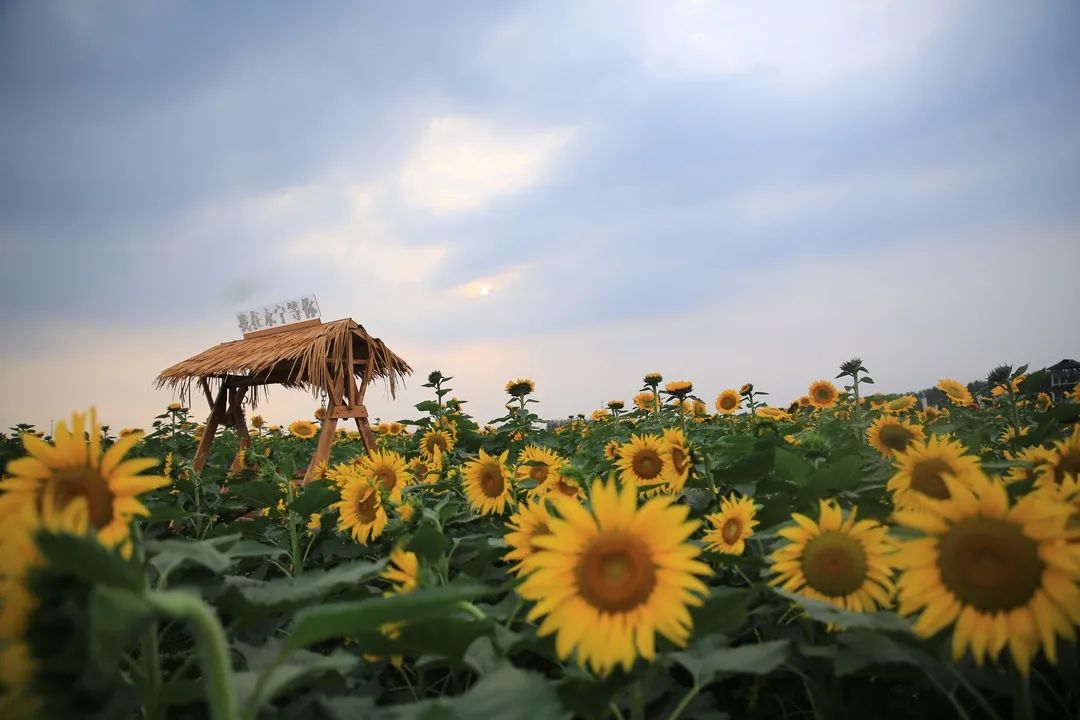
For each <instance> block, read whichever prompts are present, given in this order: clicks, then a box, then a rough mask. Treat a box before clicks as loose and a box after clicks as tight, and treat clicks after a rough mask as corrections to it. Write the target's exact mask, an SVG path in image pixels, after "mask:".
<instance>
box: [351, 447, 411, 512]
mask: <svg viewBox="0 0 1080 720" xmlns="http://www.w3.org/2000/svg"><path fill="white" fill-rule="evenodd" d="M359 472H360V476H361V477H364V478H366V479H367V480H368V481H369V482H371V484H373V485H375V486H376V487H379V488H381V489H383V490H385V491H386V492H387V493H389V495H390V501H391V502H393V503H399V502H401V491H402V490H403V489H404V487H405V485H407V484H408V483H409V481H410V480H411V478H410V476H409V473H408V472H407V471H406V469H405V458H403V457H401V455H399V454H398V453H396V452H394V451H392V450H375V451H374V452H372V453H371V454H370V455H367V456H365V457H364V458H363V459H361V460H360V463H359Z"/></svg>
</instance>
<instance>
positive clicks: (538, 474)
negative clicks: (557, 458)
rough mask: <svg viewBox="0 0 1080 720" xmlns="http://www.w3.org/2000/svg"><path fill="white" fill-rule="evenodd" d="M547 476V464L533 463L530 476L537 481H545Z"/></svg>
mask: <svg viewBox="0 0 1080 720" xmlns="http://www.w3.org/2000/svg"><path fill="white" fill-rule="evenodd" d="M547 476H548V466H547V465H533V466H532V467H530V468H529V477H530V478H532V479H533V480H535V481H537V482H544V481H545V480H547Z"/></svg>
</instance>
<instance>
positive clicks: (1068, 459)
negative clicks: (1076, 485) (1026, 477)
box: [1046, 424, 1080, 485]
mask: <svg viewBox="0 0 1080 720" xmlns="http://www.w3.org/2000/svg"><path fill="white" fill-rule="evenodd" d="M1052 452H1053V454H1054V457H1053V459H1052V460H1050V462H1049V464H1048V471H1049V472H1048V473H1047V475H1046V478H1047V481H1049V479H1050V478H1051V477H1052V478H1053V481H1054V482H1056V483H1058V484H1059V485H1060V484H1061V483H1063V482H1065V480H1066V479H1068V478H1072V479H1073V480H1076V479H1080V424H1078V425H1077V426H1076V427H1075V428H1074V429H1073V432H1072V435H1070V436H1069V437H1067V438H1065V439H1064V440H1058V441H1056V442H1055V443H1054V449H1053V451H1052Z"/></svg>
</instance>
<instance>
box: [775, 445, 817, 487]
mask: <svg viewBox="0 0 1080 720" xmlns="http://www.w3.org/2000/svg"><path fill="white" fill-rule="evenodd" d="M775 462H776V472H777V474H779V475H780V476H782V477H785V478H787V479H790V480H793V481H794V482H795V483H796V484H798V485H805V484H806V479H807V478H808V477H809V476H810V472H811V470H812V469H813V468H812V467H811V465H810V463H808V462H807V461H806V460H804V459H802V458H801V457H799V456H798V455H796V454H795V453H793V452H791V451H790V450H785V449H784V448H777V449H776V460H775Z"/></svg>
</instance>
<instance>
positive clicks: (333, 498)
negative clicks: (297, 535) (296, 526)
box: [289, 480, 341, 517]
mask: <svg viewBox="0 0 1080 720" xmlns="http://www.w3.org/2000/svg"><path fill="white" fill-rule="evenodd" d="M340 499H341V494H340V493H339V492H338V490H337V488H336V487H335V486H334V484H333V483H331V482H330V481H329V480H316V481H315V482H313V483H309V484H307V485H305V486H304V489H303V490H302V491H301V492H300V495H299V496H298V497H297V498H296V499H295V500H293V501H292V503H290V504H289V509H290V510H292V511H293V512H294V513H297V514H298V515H303V516H304V517H307V516H308V515H311V514H312V513H316V512H319V511H320V510H322V509H323V508H325V507H327V506H328V505H330V504H331V503H335V502H337V501H338V500H340Z"/></svg>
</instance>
